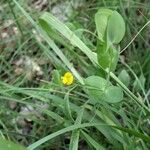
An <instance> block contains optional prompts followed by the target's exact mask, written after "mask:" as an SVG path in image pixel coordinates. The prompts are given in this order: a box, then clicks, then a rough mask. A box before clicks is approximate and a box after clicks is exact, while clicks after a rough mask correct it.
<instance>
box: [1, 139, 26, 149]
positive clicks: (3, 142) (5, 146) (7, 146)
mask: <svg viewBox="0 0 150 150" xmlns="http://www.w3.org/2000/svg"><path fill="white" fill-rule="evenodd" d="M0 149H1V150H26V149H25V148H24V147H22V146H20V145H18V144H15V143H13V142H11V141H7V140H4V139H0Z"/></svg>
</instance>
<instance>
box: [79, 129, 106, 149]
mask: <svg viewBox="0 0 150 150" xmlns="http://www.w3.org/2000/svg"><path fill="white" fill-rule="evenodd" d="M81 133H82V134H83V136H84V138H85V139H86V140H87V141H88V143H90V144H91V145H92V146H93V147H94V148H95V149H96V150H105V148H104V147H103V146H102V145H100V142H97V141H95V140H94V139H93V138H92V137H91V136H90V135H88V134H87V133H86V132H84V131H81Z"/></svg>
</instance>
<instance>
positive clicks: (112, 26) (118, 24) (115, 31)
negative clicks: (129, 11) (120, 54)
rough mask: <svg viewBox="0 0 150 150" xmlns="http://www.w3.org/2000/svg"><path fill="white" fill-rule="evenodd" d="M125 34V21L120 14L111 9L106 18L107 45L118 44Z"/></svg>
mask: <svg viewBox="0 0 150 150" xmlns="http://www.w3.org/2000/svg"><path fill="white" fill-rule="evenodd" d="M124 34H125V23H124V20H123V18H122V16H121V15H120V14H119V13H118V12H117V11H113V13H112V14H111V15H110V17H109V19H108V26H107V43H108V46H110V45H112V44H118V43H120V41H121V40H122V38H123V37H124Z"/></svg>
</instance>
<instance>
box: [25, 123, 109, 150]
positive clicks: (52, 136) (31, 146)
mask: <svg viewBox="0 0 150 150" xmlns="http://www.w3.org/2000/svg"><path fill="white" fill-rule="evenodd" d="M91 126H106V124H97V123H83V124H76V125H72V126H69V127H66V128H63V129H61V130H59V131H57V132H54V133H52V134H50V135H47V136H45V137H43V138H42V139H40V140H38V141H36V142H35V143H33V144H31V145H29V146H28V150H33V149H35V148H37V147H38V146H40V145H41V144H43V143H45V142H47V141H48V140H51V139H53V138H55V137H57V136H59V135H61V134H64V133H66V132H69V131H73V130H76V129H79V128H85V127H91Z"/></svg>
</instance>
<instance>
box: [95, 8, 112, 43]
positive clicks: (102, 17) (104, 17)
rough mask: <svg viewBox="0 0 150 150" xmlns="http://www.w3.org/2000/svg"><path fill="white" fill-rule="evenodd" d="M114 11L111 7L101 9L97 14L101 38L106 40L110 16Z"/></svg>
mask: <svg viewBox="0 0 150 150" xmlns="http://www.w3.org/2000/svg"><path fill="white" fill-rule="evenodd" d="M112 12H113V11H112V10H110V9H99V10H98V12H97V13H96V14H95V24H96V30H97V33H98V37H99V39H100V40H101V41H102V42H104V41H105V34H106V28H107V22H108V17H109V16H110V14H111V13H112Z"/></svg>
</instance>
